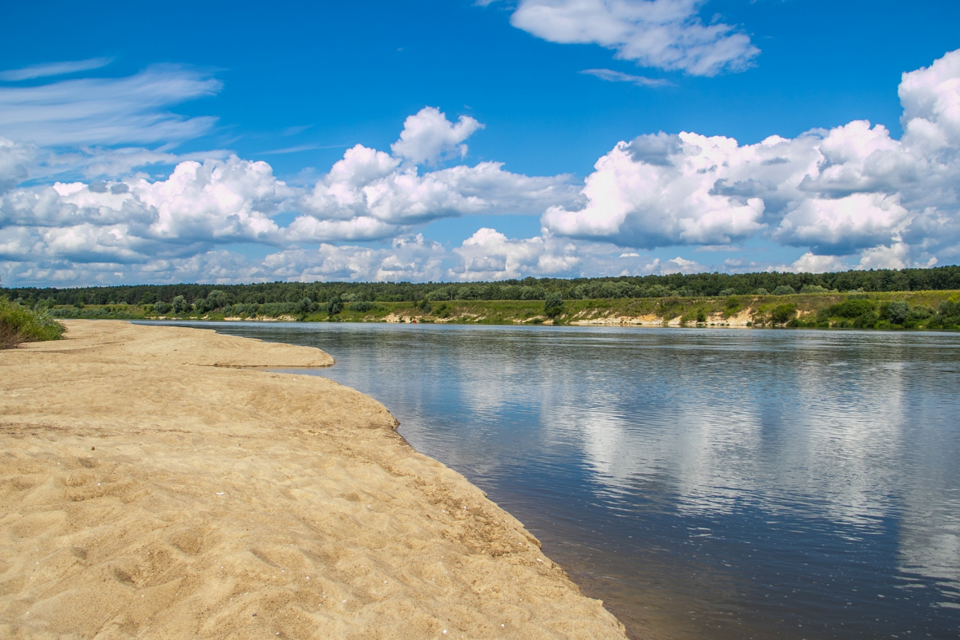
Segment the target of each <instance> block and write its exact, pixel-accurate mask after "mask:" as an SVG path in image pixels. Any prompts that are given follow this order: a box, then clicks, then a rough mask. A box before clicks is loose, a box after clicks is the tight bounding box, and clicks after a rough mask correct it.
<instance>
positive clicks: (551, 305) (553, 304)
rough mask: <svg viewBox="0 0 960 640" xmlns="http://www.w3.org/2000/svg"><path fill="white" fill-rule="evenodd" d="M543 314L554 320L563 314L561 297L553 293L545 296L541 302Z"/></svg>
mask: <svg viewBox="0 0 960 640" xmlns="http://www.w3.org/2000/svg"><path fill="white" fill-rule="evenodd" d="M543 313H544V314H545V315H546V316H547V317H549V318H556V317H557V316H559V315H560V314H561V313H563V296H561V295H560V294H559V293H557V292H555V291H551V292H550V293H548V294H546V298H545V299H544V301H543Z"/></svg>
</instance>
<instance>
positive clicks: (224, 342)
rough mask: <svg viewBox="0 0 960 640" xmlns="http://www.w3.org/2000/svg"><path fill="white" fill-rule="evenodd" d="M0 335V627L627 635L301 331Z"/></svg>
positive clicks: (13, 630)
mask: <svg viewBox="0 0 960 640" xmlns="http://www.w3.org/2000/svg"><path fill="white" fill-rule="evenodd" d="M67 325H68V329H69V330H68V332H67V334H66V339H65V340H63V341H59V342H47V343H34V344H28V345H24V346H22V347H20V348H18V349H14V350H6V351H0V446H2V450H0V637H4V638H93V637H97V638H126V637H134V636H136V637H144V638H155V637H165V638H166V637H170V638H184V637H202V638H254V637H256V638H264V637H267V636H269V637H274V638H361V637H363V638H370V637H374V638H424V637H442V638H461V637H466V638H504V637H509V638H623V637H625V636H624V632H623V627H622V625H620V623H619V622H618V621H617V620H616V619H615V618H614V617H613V616H612V615H611V614H609V613H608V612H607V611H606V610H605V609H603V607H602V605H601V603H600V602H599V601H597V600H592V599H589V598H586V597H584V596H582V595H581V593H580V591H579V589H578V588H577V586H576V585H574V584H573V583H572V582H571V581H570V580H569V579H568V578H567V577H566V575H565V574H564V572H563V571H562V570H561V569H560V568H559V567H558V566H557V565H555V564H554V563H553V562H551V561H550V560H549V559H548V558H546V557H544V556H543V554H542V553H541V552H540V549H539V543H538V542H537V541H536V540H535V539H534V538H533V536H532V535H530V533H528V532H527V531H526V530H525V529H524V528H523V526H522V525H521V524H520V523H519V522H518V521H517V520H516V519H514V518H513V517H512V516H510V515H509V514H508V513H506V512H505V511H503V510H502V509H500V508H499V507H497V505H495V504H494V503H492V502H491V501H489V500H488V499H487V498H486V497H485V496H484V494H483V492H481V491H480V490H479V489H477V488H476V487H474V486H473V485H471V484H470V483H469V482H467V481H466V480H465V479H464V478H463V477H462V476H461V475H460V474H458V473H456V472H454V471H452V470H450V469H449V468H447V467H445V466H444V465H442V464H440V463H439V462H437V461H435V460H432V459H430V458H428V457H426V456H423V455H421V454H418V453H417V452H415V451H414V450H413V449H412V448H411V447H410V446H409V445H407V443H406V442H405V441H404V440H403V439H402V438H401V437H400V436H399V435H398V434H397V433H396V430H395V427H396V421H395V420H394V418H393V417H392V416H391V415H390V414H389V412H388V411H387V410H386V409H385V408H384V407H383V406H382V405H381V404H379V403H378V402H376V401H375V400H373V399H371V398H369V397H367V396H364V395H363V394H360V393H359V392H357V391H354V390H352V389H348V388H346V387H343V386H340V385H338V384H336V383H334V382H332V381H330V380H327V379H325V378H321V377H317V376H298V375H295V374H292V375H291V374H276V373H270V372H266V371H256V370H250V368H253V367H276V368H287V367H318V366H327V365H330V364H332V359H331V358H330V357H329V356H328V355H327V354H325V353H323V352H321V351H319V350H316V349H311V348H307V347H295V346H291V345H280V344H268V343H262V342H259V341H255V340H250V339H244V338H235V337H231V336H222V335H217V334H215V333H214V332H213V331H209V330H203V329H187V328H179V327H149V326H137V325H130V324H127V323H124V322H114V321H96V322H91V321H69V322H67Z"/></svg>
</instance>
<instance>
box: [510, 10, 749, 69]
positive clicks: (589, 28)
mask: <svg viewBox="0 0 960 640" xmlns="http://www.w3.org/2000/svg"><path fill="white" fill-rule="evenodd" d="M705 2H706V0H521V1H520V3H519V5H518V6H517V9H516V11H515V12H514V13H513V15H512V16H511V18H510V22H511V24H513V26H515V27H517V28H519V29H523V30H524V31H527V32H529V33H531V34H533V35H535V36H537V37H539V38H543V39H544V40H548V41H550V42H557V43H561V44H598V45H601V46H603V47H606V48H608V49H613V50H615V51H616V52H617V53H616V56H617V57H618V58H621V59H625V60H635V61H636V62H637V64H640V65H643V66H646V67H656V68H659V69H668V70H681V71H684V72H686V73H689V74H692V75H699V76H712V75H716V74H717V73H720V72H722V71H737V70H740V69H743V68H745V67H747V66H749V65H750V63H751V61H752V60H753V59H754V58H755V57H756V56H757V55H758V54H759V53H760V51H759V49H757V48H756V47H755V46H753V45H752V44H751V43H750V38H749V37H748V36H746V35H745V34H743V33H739V32H737V31H736V30H735V29H734V28H733V27H732V26H730V25H727V24H723V23H720V22H713V23H711V24H709V25H705V24H703V22H702V21H701V20H700V17H699V11H700V7H701V6H702V5H703V4H704V3H705Z"/></svg>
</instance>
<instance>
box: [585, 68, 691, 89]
mask: <svg viewBox="0 0 960 640" xmlns="http://www.w3.org/2000/svg"><path fill="white" fill-rule="evenodd" d="M580 73H583V74H585V75H588V76H594V77H595V78H600V79H601V80H606V81H607V82H629V83H630V84H635V85H637V86H638V87H669V86H671V85H672V84H673V83H672V82H670V81H669V80H664V79H663V78H647V77H646V76H635V75H632V74H629V73H623V72H621V71H614V70H613V69H584V70H583V71H581V72H580Z"/></svg>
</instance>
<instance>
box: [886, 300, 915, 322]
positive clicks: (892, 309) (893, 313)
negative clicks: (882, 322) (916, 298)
mask: <svg viewBox="0 0 960 640" xmlns="http://www.w3.org/2000/svg"><path fill="white" fill-rule="evenodd" d="M909 316H910V305H908V304H907V303H906V302H904V301H903V300H895V301H894V302H891V303H890V304H889V305H888V306H887V318H889V319H890V322H892V323H893V324H903V323H904V322H906V320H907V318H908V317H909Z"/></svg>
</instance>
